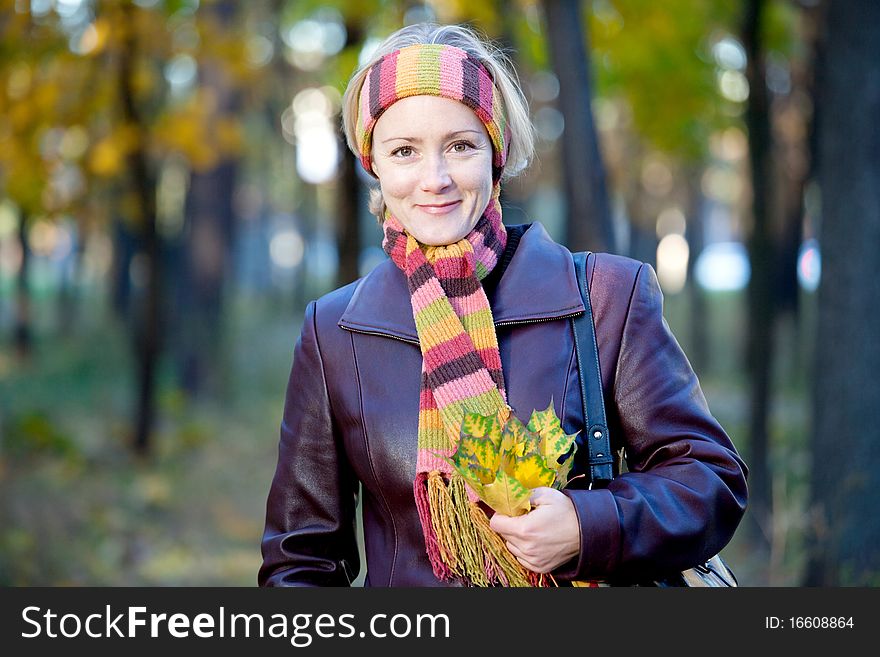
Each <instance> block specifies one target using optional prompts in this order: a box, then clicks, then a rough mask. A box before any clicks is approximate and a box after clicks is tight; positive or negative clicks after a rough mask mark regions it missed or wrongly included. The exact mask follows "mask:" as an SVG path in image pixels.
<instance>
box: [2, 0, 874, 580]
mask: <svg viewBox="0 0 880 657" xmlns="http://www.w3.org/2000/svg"><path fill="white" fill-rule="evenodd" d="M0 6H2V11H0V584H3V585H7V586H32V585H52V586H62V585H98V586H118V585H156V586H189V585H232V586H253V585H255V583H256V572H257V568H258V567H259V564H260V553H259V543H260V537H261V533H262V528H263V519H264V510H265V499H266V494H267V492H268V486H269V483H270V480H271V477H272V474H273V472H274V467H275V458H276V449H277V440H278V426H279V423H280V419H281V411H282V405H283V401H284V389H285V386H286V382H287V375H288V373H289V367H290V362H291V357H292V353H293V346H294V343H295V341H296V338H297V336H298V334H299V328H300V322H301V319H302V313H303V309H304V308H305V305H306V303H307V302H308V301H309V300H310V299H313V298H315V297H317V296H319V295H321V294H323V293H325V292H327V291H329V290H330V289H332V288H334V287H336V286H337V285H340V284H345V283H347V282H350V281H352V280H354V279H355V278H357V277H358V276H359V275H363V274H364V273H366V272H367V271H369V270H370V269H371V268H372V267H373V266H375V265H376V264H377V263H378V262H380V261H381V260H382V259H383V258H384V257H385V255H384V253H383V252H382V250H381V248H380V242H381V233H380V231H379V228H378V227H377V225H376V222H375V220H374V218H373V217H372V216H370V215H369V214H368V212H367V210H366V194H367V186H368V185H369V182H370V181H369V179H368V178H367V177H366V176H365V174H364V173H363V171H362V170H361V169H360V168H359V165H357V163H356V161H355V160H354V158H353V157H352V156H351V155H350V154H349V153H348V151H347V150H346V148H345V147H344V144H343V142H342V141H341V134H340V130H339V124H340V119H339V109H340V96H341V92H342V91H343V89H344V87H345V84H346V82H347V80H348V77H349V76H350V74H351V73H352V72H353V70H354V69H355V67H356V66H357V64H358V62H359V61H362V60H363V58H365V57H367V56H368V55H369V53H370V52H371V49H372V48H374V47H375V45H376V44H377V43H378V41H380V40H381V39H382V38H383V37H385V36H387V35H388V34H389V33H390V32H392V31H393V30H395V29H397V28H399V27H401V26H402V25H404V24H407V23H411V22H418V21H423V20H434V21H438V22H455V23H467V24H469V25H471V26H473V27H475V28H477V29H478V30H480V31H482V32H483V33H485V34H486V35H487V36H489V37H490V38H491V39H493V40H495V41H496V43H498V44H500V45H501V46H502V47H504V48H505V49H506V50H507V52H508V53H509V55H510V57H511V59H512V60H513V62H514V63H515V65H516V68H517V70H518V72H519V76H520V79H521V82H522V85H523V88H524V90H525V92H526V95H527V97H528V100H529V102H530V106H531V111H532V116H533V119H534V122H535V125H536V127H537V132H538V136H539V143H538V157H537V160H536V162H535V163H534V165H533V166H532V167H531V169H530V171H529V172H528V173H527V174H526V175H523V176H522V177H520V178H518V179H516V180H514V181H512V182H510V183H509V184H508V185H507V186H506V188H505V189H504V196H503V203H504V207H505V210H504V219H505V222H506V223H509V224H515V223H524V222H531V221H539V222H541V223H543V224H544V226H545V227H546V228H547V229H548V231H549V232H550V233H551V235H552V236H553V237H554V238H555V239H557V240H558V241H560V242H562V243H564V244H566V245H567V246H569V247H570V248H572V249H592V250H597V251H598V250H606V251H612V252H615V253H620V254H624V255H629V256H631V257H634V258H638V259H640V260H644V261H647V262H650V263H652V264H653V265H654V266H655V268H656V269H657V271H658V275H659V277H660V280H661V284H662V286H663V289H664V293H665V302H666V306H665V310H666V316H667V319H668V322H669V324H670V326H671V327H672V329H673V331H674V332H675V334H676V336H677V337H678V339H679V341H680V342H681V343H682V346H683V347H684V349H685V351H686V352H687V353H688V355H689V357H690V359H691V361H692V364H693V366H694V369H695V370H696V372H697V374H698V375H699V377H700V380H701V382H702V384H703V386H704V391H705V393H706V396H707V399H708V402H709V405H710V407H711V409H712V411H713V412H714V413H715V414H716V415H717V417H718V418H719V420H720V421H721V423H722V424H723V425H724V427H725V428H726V429H727V430H728V432H729V433H730V435H731V437H732V439H733V440H734V442H735V444H736V445H737V447H738V449H739V450H740V451H741V453H742V454H743V455H744V457H745V458H746V461H747V463H748V464H749V466H750V468H751V474H750V488H751V499H750V507H749V510H748V513H747V516H746V518H745V520H744V522H743V523H742V525H741V527H740V529H739V531H738V533H737V535H736V536H735V537H734V539H733V541H732V542H731V543H730V545H729V546H728V547H727V548H726V549H725V550H724V552H723V555H724V556H725V557H726V558H727V560H728V561H729V562H730V563H731V565H732V566H733V568H734V570H735V571H736V572H737V574H738V575H739V579H740V583H741V584H744V585H750V586H835V585H869V586H871V585H877V584H880V515H878V513H877V512H876V510H875V506H874V498H873V495H874V494H876V491H877V490H878V484H880V481H878V479H880V477H878V471H880V428H878V427H880V410H878V409H880V283H878V276H877V264H878V262H880V259H878V257H877V250H878V247H880V138H878V135H880V129H878V117H880V3H878V2H876V1H875V0H831V1H824V2H823V1H822V0H740V1H734V2H731V1H730V0H664V1H663V2H655V1H653V0H591V1H590V0H584V1H581V2H579V1H577V0H543V1H539V0H490V1H486V2H465V1H463V0H435V1H430V2H406V1H398V0H359V1H358V2H343V1H326V2H316V1H312V0H250V1H248V2H233V1H231V0H213V1H212V0H201V1H199V0H119V1H115V0H0Z"/></svg>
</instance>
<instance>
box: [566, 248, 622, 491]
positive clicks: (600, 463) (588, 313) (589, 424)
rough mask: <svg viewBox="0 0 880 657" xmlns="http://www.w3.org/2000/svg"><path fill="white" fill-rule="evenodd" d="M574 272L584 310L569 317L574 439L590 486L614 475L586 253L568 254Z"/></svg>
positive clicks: (603, 482)
mask: <svg viewBox="0 0 880 657" xmlns="http://www.w3.org/2000/svg"><path fill="white" fill-rule="evenodd" d="M572 255H573V257H574V269H575V273H576V274H577V280H578V288H579V289H580V292H581V298H582V299H583V302H584V312H583V314H581V315H577V316H576V317H573V318H572V320H571V323H572V328H573V330H574V350H575V355H576V356H577V364H578V378H579V379H580V383H581V402H582V403H583V410H584V426H585V427H586V428H587V431H586V434H583V433H582V434H580V435H579V436H578V438H577V441H578V450H577V453H578V454H581V457H580V458H581V459H582V458H583V453H584V451H585V450H584V449H583V448H584V447H586V448H587V449H586V452H587V453H588V454H589V457H588V461H587V463H588V465H589V468H590V487H591V488H593V487H597V488H601V487H603V486H605V485H607V484H608V482H609V481H611V479H612V477H613V476H614V473H613V463H614V459H613V457H612V454H611V441H610V439H609V437H608V422H606V420H605V400H604V397H603V395H602V375H601V372H600V370H599V347H598V345H597V343H596V330H595V327H594V326H593V308H592V306H591V304H590V292H589V286H588V285H587V256H588V255H589V252H586V251H580V252H578V253H574V254H572Z"/></svg>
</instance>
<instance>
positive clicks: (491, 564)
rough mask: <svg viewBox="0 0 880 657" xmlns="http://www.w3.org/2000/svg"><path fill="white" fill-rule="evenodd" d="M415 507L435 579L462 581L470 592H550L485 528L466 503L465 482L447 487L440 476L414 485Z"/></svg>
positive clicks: (473, 505)
mask: <svg viewBox="0 0 880 657" xmlns="http://www.w3.org/2000/svg"><path fill="white" fill-rule="evenodd" d="M415 498H416V507H417V508H418V512H419V519H420V520H421V523H422V531H423V533H424V535H425V546H426V548H427V553H428V558H429V560H430V561H431V567H432V568H433V570H434V576H435V577H437V578H438V579H440V580H444V581H450V580H452V579H455V578H460V579H462V580H464V581H465V583H467V584H469V585H471V586H484V587H485V586H516V587H540V586H548V583H547V578H545V577H544V576H543V575H540V574H538V573H533V572H532V571H530V570H528V569H527V568H525V567H524V566H523V565H522V564H521V563H520V562H519V561H517V559H516V557H514V556H513V554H511V552H510V550H508V549H507V545H506V544H505V543H504V540H503V539H502V538H501V537H500V536H499V535H498V534H497V533H496V532H495V531H493V530H492V528H491V527H490V526H489V518H488V517H487V516H486V514H485V513H484V511H483V509H481V508H480V506H479V504H478V503H477V502H474V501H472V500H471V499H470V498H469V497H468V492H467V487H466V484H465V482H464V479H463V478H462V477H461V476H460V475H458V474H457V473H453V474H452V475H451V476H450V478H449V482H448V483H447V481H446V478H445V477H444V475H443V474H442V473H441V472H440V471H439V470H434V471H432V472H420V473H418V475H417V476H416V480H415Z"/></svg>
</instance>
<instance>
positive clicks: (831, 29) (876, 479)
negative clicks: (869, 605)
mask: <svg viewBox="0 0 880 657" xmlns="http://www.w3.org/2000/svg"><path fill="white" fill-rule="evenodd" d="M826 10H827V22H826V29H827V33H826V39H827V40H826V44H825V47H826V50H825V54H824V61H823V63H822V65H821V69H820V72H819V78H818V85H819V98H820V102H821V103H822V109H823V112H822V114H821V116H820V118H819V120H820V124H819V126H818V130H819V159H818V176H819V184H820V187H821V190H822V221H821V225H822V228H821V231H820V244H821V248H822V280H821V283H820V286H819V322H818V334H817V348H816V352H817V353H816V359H815V372H814V376H813V392H814V398H813V400H814V406H813V408H814V413H815V415H814V418H813V423H812V424H813V427H812V429H813V430H812V436H811V438H812V445H811V447H812V454H813V466H812V473H811V474H812V478H811V485H812V491H811V510H812V514H811V517H812V520H813V523H812V527H811V529H812V531H811V536H810V543H809V546H810V559H809V564H808V568H807V573H806V584H807V585H808V586H850V585H860V586H876V585H877V583H878V576H880V550H878V545H880V515H878V514H877V509H876V499H875V495H876V493H877V491H878V490H880V440H878V438H880V433H878V427H880V378H878V372H880V348H878V343H877V337H878V335H880V277H878V276H877V247H878V245H880V128H878V125H877V117H878V116H880V3H878V2H876V0H851V1H850V2H828V3H827V4H826ZM820 61H821V60H820Z"/></svg>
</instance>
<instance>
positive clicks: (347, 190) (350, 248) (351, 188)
mask: <svg viewBox="0 0 880 657" xmlns="http://www.w3.org/2000/svg"><path fill="white" fill-rule="evenodd" d="M345 29H346V34H347V35H348V37H347V43H346V47H348V48H352V47H360V45H361V44H362V42H363V35H362V30H361V28H360V25H358V24H357V23H355V22H353V21H349V22H348V23H347V24H346V26H345ZM339 123H341V122H339V121H337V124H339ZM336 138H337V143H338V144H339V154H340V158H339V174H338V176H337V179H336V185H337V189H338V192H337V194H336V200H337V204H336V243H337V246H338V250H339V269H338V270H337V272H336V283H337V285H346V284H348V283H351V282H352V281H353V280H355V279H357V278H358V276H359V275H360V255H361V232H360V225H361V220H360V216H361V214H360V201H361V199H360V190H361V184H360V181H359V180H358V174H357V166H358V164H357V162H356V161H355V158H354V155H352V154H351V152H350V151H349V150H348V146H347V145H346V144H345V135H344V134H343V132H342V128H341V127H339V128H337V130H336Z"/></svg>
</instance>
